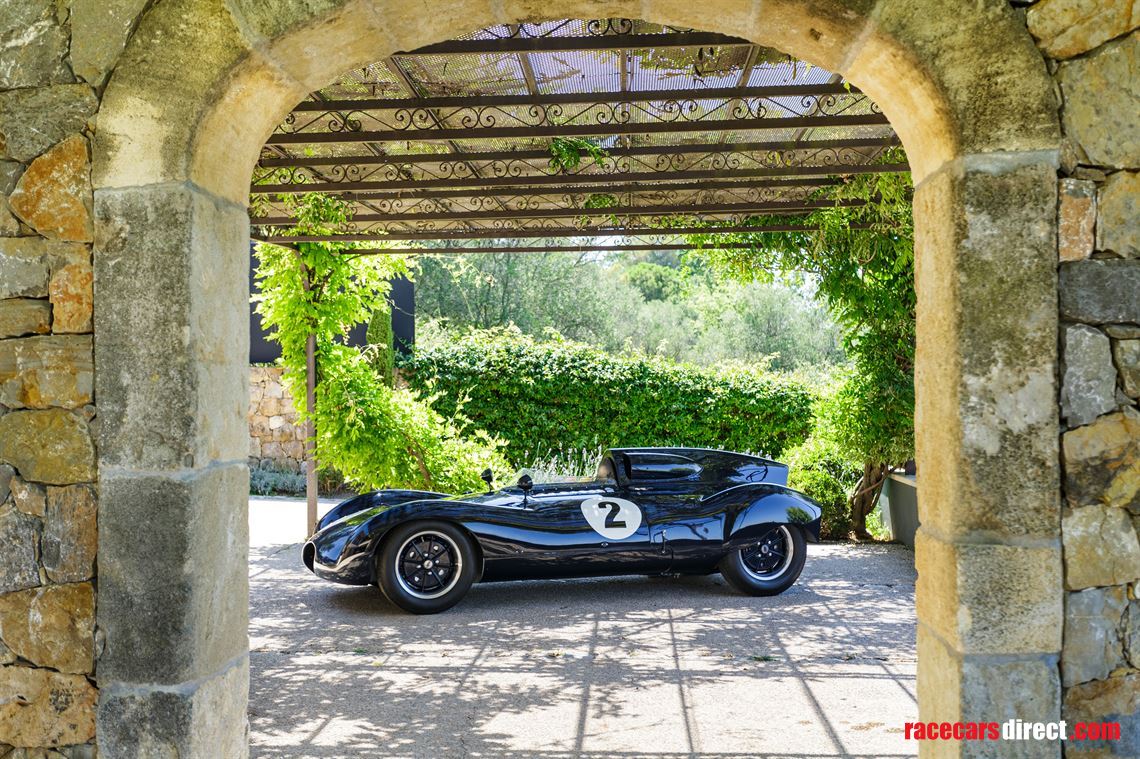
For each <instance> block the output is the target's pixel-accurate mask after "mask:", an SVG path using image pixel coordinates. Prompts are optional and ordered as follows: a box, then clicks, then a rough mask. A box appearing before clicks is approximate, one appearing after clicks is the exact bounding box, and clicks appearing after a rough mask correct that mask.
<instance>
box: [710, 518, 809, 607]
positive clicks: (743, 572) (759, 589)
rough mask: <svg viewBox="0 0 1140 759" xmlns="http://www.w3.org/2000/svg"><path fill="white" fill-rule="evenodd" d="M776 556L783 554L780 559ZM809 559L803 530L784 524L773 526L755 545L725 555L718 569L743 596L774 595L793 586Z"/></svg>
mask: <svg viewBox="0 0 1140 759" xmlns="http://www.w3.org/2000/svg"><path fill="white" fill-rule="evenodd" d="M781 551H782V553H780V552H781ZM789 551H790V553H788V552H789ZM777 553H780V555H779V557H778V558H777ZM806 559H807V541H806V540H805V539H804V533H803V530H801V529H800V528H799V527H797V526H796V525H792V524H782V525H776V526H775V527H773V528H772V530H771V531H770V532H768V533H767V534H766V535H764V536H763V537H762V538H761V539H760V540H759V541H757V542H756V543H752V544H749V545H747V546H744V547H743V548H739V549H737V550H735V551H733V552H732V553H730V554H728V556H725V557H724V559H722V560H721V562H720V565H719V569H720V573H721V575H722V576H723V577H724V579H725V580H726V581H727V582H728V584H729V585H731V586H732V587H733V588H735V589H736V590H739V591H740V592H741V593H747V594H748V595H751V596H775V595H778V594H780V593H783V592H784V591H785V590H787V589H788V588H790V587H792V584H793V583H795V581H796V579H798V578H799V576H800V572H802V571H803V568H804V562H805V561H806Z"/></svg>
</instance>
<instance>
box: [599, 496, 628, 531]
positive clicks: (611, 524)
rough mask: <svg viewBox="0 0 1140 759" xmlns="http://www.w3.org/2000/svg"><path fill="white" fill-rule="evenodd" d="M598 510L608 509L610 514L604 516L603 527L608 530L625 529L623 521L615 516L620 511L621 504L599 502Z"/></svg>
mask: <svg viewBox="0 0 1140 759" xmlns="http://www.w3.org/2000/svg"><path fill="white" fill-rule="evenodd" d="M598 508H599V509H609V510H610V513H609V514H607V515H606V522H605V525H606V527H607V528H609V529H614V528H621V527H625V526H626V524H625V520H624V519H618V518H617V515H618V513H619V512H620V511H621V504H620V503H614V502H613V501H599V502H598Z"/></svg>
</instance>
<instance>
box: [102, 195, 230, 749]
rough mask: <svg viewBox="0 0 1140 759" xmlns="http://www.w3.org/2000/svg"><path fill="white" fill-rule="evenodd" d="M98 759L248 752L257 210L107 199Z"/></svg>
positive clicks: (214, 201)
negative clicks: (251, 309) (249, 410)
mask: <svg viewBox="0 0 1140 759" xmlns="http://www.w3.org/2000/svg"><path fill="white" fill-rule="evenodd" d="M95 208H96V216H97V218H98V228H99V230H100V232H99V238H98V240H97V241H96V251H97V252H96V258H95V260H96V267H95V285H96V304H97V305H96V309H95V325H96V329H97V330H99V334H100V339H99V341H98V343H97V346H96V362H97V364H98V366H99V367H100V372H99V375H98V381H97V383H96V384H97V388H98V392H99V393H100V394H102V395H103V396H104V397H106V398H107V406H106V407H105V408H104V409H103V413H102V414H101V425H100V430H99V453H100V470H99V487H100V491H101V494H102V498H101V500H100V509H99V539H100V561H99V596H98V620H99V627H100V630H101V631H102V633H103V636H104V640H105V644H104V650H103V653H102V655H101V656H100V658H99V663H98V672H97V675H98V683H99V687H100V690H101V693H100V700H99V711H98V726H99V749H100V753H101V754H104V755H106V756H109V757H120V756H121V757H126V756H142V755H149V756H154V755H158V754H163V755H166V754H170V755H178V756H186V757H196V756H203V757H204V756H225V757H241V756H244V755H246V753H247V746H246V742H247V741H246V735H247V726H246V724H245V702H246V694H247V689H248V679H249V678H248V650H247V649H248V643H247V633H246V629H247V624H248V610H247V597H248V590H247V588H248V578H247V570H246V567H247V550H248V526H247V516H246V512H247V505H246V504H247V493H248V469H247V466H246V451H247V448H248V429H247V427H246V425H245V419H246V416H245V411H246V407H247V404H248V379H247V373H246V367H247V363H246V356H247V355H248V350H249V330H248V322H247V318H246V311H245V308H244V304H245V301H246V299H247V297H248V295H247V291H246V277H245V269H246V260H245V257H244V255H240V254H241V253H242V252H243V251H244V250H246V248H247V238H248V221H247V217H246V214H245V209H244V208H242V207H240V206H238V205H236V204H233V203H231V202H229V201H225V200H220V199H218V198H215V197H213V196H211V195H210V194H208V193H206V192H205V191H203V190H201V189H198V188H196V187H195V186H193V185H191V184H188V183H170V184H160V185H150V186H147V187H142V188H122V189H105V190H99V191H98V192H97V193H96V199H95Z"/></svg>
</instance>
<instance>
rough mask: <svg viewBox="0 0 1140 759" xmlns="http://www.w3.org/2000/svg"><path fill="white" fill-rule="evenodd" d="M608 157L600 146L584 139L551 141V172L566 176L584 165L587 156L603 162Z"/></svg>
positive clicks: (567, 138)
mask: <svg viewBox="0 0 1140 759" xmlns="http://www.w3.org/2000/svg"><path fill="white" fill-rule="evenodd" d="M607 155H608V153H606V151H605V150H603V149H602V147H601V146H600V145H598V144H597V143H596V142H592V141H590V140H587V139H585V138H583V137H555V138H554V139H553V140H551V141H550V170H551V172H553V173H555V174H565V173H566V172H568V171H573V170H574V169H576V168H578V167H579V166H580V165H582V159H583V158H585V157H587V156H589V157H590V158H592V159H593V160H594V161H601V160H602V159H604V158H605V157H606V156H607Z"/></svg>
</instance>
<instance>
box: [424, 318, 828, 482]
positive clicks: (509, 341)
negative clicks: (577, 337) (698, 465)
mask: <svg viewBox="0 0 1140 759" xmlns="http://www.w3.org/2000/svg"><path fill="white" fill-rule="evenodd" d="M402 373H403V376H404V378H405V379H406V381H407V382H408V383H409V385H411V387H412V388H414V389H417V390H421V391H424V392H425V393H429V394H430V393H438V394H439V397H438V398H437V400H436V401H435V406H436V408H437V409H438V410H439V411H440V412H441V413H443V414H444V415H450V414H452V413H453V412H454V411H455V410H456V406H457V404H461V406H462V412H463V415H464V416H465V417H466V418H467V419H470V420H471V422H472V424H473V426H474V427H476V428H478V429H483V430H486V431H487V432H488V433H490V434H491V435H494V436H497V437H501V438H503V439H505V440H507V441H508V446H507V456H508V458H509V459H510V460H511V463H512V464H514V465H516V466H526V465H528V464H529V463H530V462H531V461H533V460H534V459H535V458H536V457H540V456H542V455H544V454H546V453H548V452H549V451H551V450H573V449H586V448H596V447H598V446H609V445H613V446H645V445H683V446H702V447H723V448H727V449H731V450H740V451H755V452H760V451H763V452H766V453H770V454H773V455H779V454H781V453H782V452H783V451H785V450H787V449H789V448H792V447H794V446H796V445H798V444H800V443H801V442H803V440H804V439H805V438H806V437H807V435H808V432H809V430H810V428H811V423H812V394H811V392H810V391H809V390H808V388H807V387H806V386H805V385H803V384H802V383H800V382H797V381H795V380H793V379H791V378H789V377H785V376H782V375H778V374H773V373H770V372H766V371H762V370H760V369H756V368H735V369H720V370H707V369H699V368H697V367H694V366H690V365H686V364H676V363H672V362H669V361H666V360H662V359H655V358H644V357H630V358H626V357H621V356H615V355H611V354H608V353H605V352H603V351H600V350H597V349H595V348H591V347H589V346H586V345H582V344H579V343H571V342H537V341H535V340H532V339H530V338H527V337H524V336H521V335H518V334H517V333H511V332H503V331H497V332H477V333H472V334H470V335H466V336H464V337H462V338H460V339H457V340H456V341H455V342H453V343H451V344H447V345H443V346H439V347H433V348H429V349H426V350H418V351H417V352H416V353H415V355H414V356H413V357H412V358H410V359H405V360H404V361H403V362H402Z"/></svg>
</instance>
